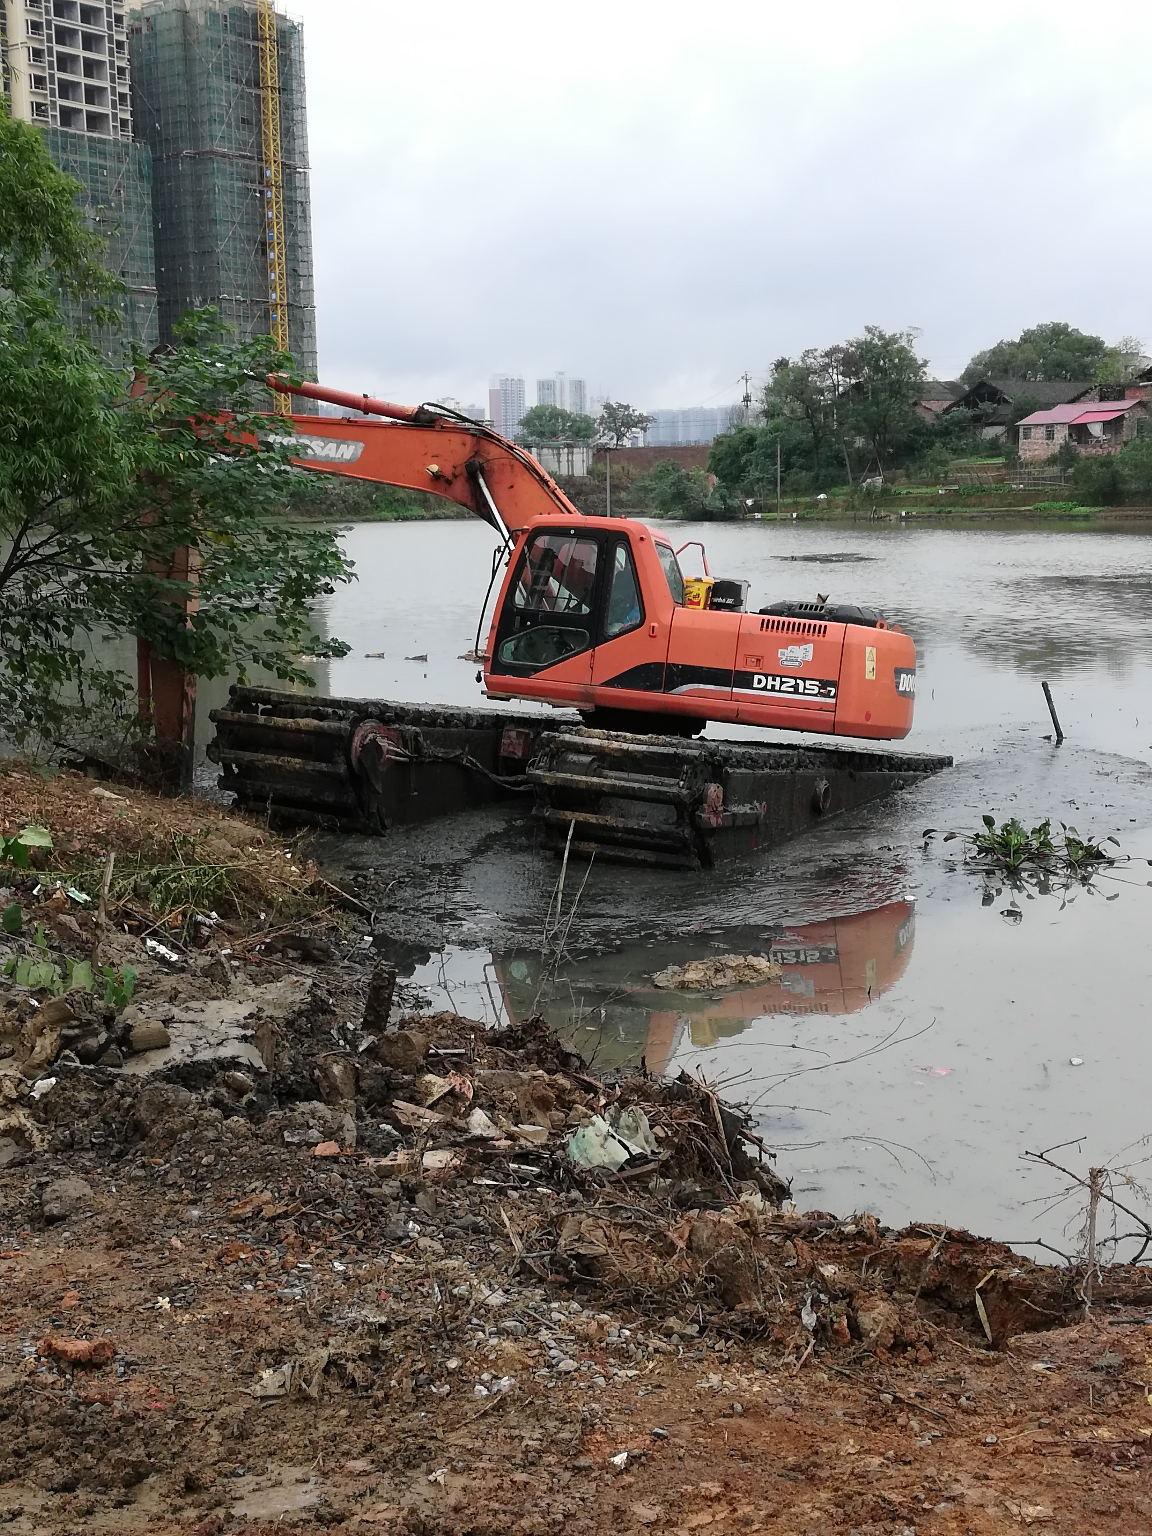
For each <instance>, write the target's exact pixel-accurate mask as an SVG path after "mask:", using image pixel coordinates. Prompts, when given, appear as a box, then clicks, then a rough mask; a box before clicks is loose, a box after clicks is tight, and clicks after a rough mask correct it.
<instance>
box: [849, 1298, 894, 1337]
mask: <svg viewBox="0 0 1152 1536" xmlns="http://www.w3.org/2000/svg"><path fill="white" fill-rule="evenodd" d="M853 1310H854V1311H855V1313H856V1323H857V1326H858V1327H859V1329H860V1337H861V1338H862V1339H863V1340H864V1342H865V1344H868V1345H871V1347H872V1348H873V1349H891V1348H892V1344H893V1341H894V1340H895V1338H896V1334H897V1332H898V1331H899V1328H900V1314H899V1312H897V1310H896V1308H895V1307H894V1306H893V1305H892V1303H891V1302H890V1301H885V1299H884V1298H883V1297H882V1296H872V1295H868V1294H865V1293H860V1292H858V1293H857V1295H856V1297H855V1306H854V1309H853Z"/></svg>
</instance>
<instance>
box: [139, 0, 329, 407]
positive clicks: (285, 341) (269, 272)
mask: <svg viewBox="0 0 1152 1536" xmlns="http://www.w3.org/2000/svg"><path fill="white" fill-rule="evenodd" d="M128 48H129V56H130V62H131V73H132V102H133V121H134V129H135V132H136V135H137V136H138V137H139V138H141V139H143V140H144V141H145V142H146V143H147V144H148V147H149V149H150V150H151V153H152V206H153V213H154V230H155V247H156V285H157V290H158V293H159V325H160V339H161V341H165V342H166V341H169V340H171V337H172V330H173V326H174V325H175V324H176V323H177V322H178V321H179V319H180V316H181V315H182V314H183V313H184V312H185V310H188V309H192V308H197V307H199V306H202V305H205V304H211V305H214V306H215V307H216V308H217V309H218V310H219V312H220V315H221V318H222V319H223V320H224V321H225V322H226V323H227V324H228V325H230V326H232V327H233V328H234V329H235V331H236V333H237V334H238V335H240V336H255V335H260V334H265V335H267V334H271V335H272V336H273V337H274V338H275V339H276V340H277V341H278V342H279V343H280V344H281V345H282V346H284V347H285V348H287V349H288V350H290V351H291V352H292V354H293V356H294V358H295V360H296V365H297V367H298V368H300V369H301V370H302V371H303V372H304V373H306V374H310V375H311V376H312V377H315V369H316V309H315V300H314V290H313V278H312V229H311V212H310V206H309V197H308V143H307V121H306V115H305V103H304V48H303V37H302V33H301V28H300V26H299V25H298V24H297V23H296V22H293V21H290V20H288V18H286V17H285V16H282V15H280V14H279V13H278V12H276V11H275V10H274V8H273V7H272V5H271V4H269V3H267V0H265V3H248V4H226V3H221V0H143V3H142V4H140V5H138V6H136V7H134V8H133V14H132V15H131V17H130V18H129V23H128Z"/></svg>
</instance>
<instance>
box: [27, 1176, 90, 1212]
mask: <svg viewBox="0 0 1152 1536" xmlns="http://www.w3.org/2000/svg"><path fill="white" fill-rule="evenodd" d="M92 1198H93V1196H92V1186H91V1184H89V1183H88V1182H87V1181H86V1180H85V1179H77V1178H68V1179H57V1180H56V1181H55V1183H53V1184H49V1186H48V1188H47V1189H46V1190H45V1191H44V1193H43V1194H42V1195H41V1196H40V1209H41V1210H42V1211H43V1213H44V1220H45V1221H64V1220H66V1219H67V1218H68V1217H69V1216H75V1215H76V1213H77V1212H78V1211H84V1210H87V1209H88V1208H89V1206H90V1205H91V1204H92Z"/></svg>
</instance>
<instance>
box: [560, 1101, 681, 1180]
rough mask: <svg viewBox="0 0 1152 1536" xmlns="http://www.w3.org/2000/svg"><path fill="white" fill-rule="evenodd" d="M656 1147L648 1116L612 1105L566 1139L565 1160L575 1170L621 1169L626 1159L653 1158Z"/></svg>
mask: <svg viewBox="0 0 1152 1536" xmlns="http://www.w3.org/2000/svg"><path fill="white" fill-rule="evenodd" d="M658 1151H659V1143H658V1142H657V1140H656V1138H655V1136H653V1134H652V1128H651V1126H650V1125H649V1124H648V1116H647V1115H646V1114H645V1113H644V1111H643V1110H642V1109H638V1108H636V1107H635V1105H630V1106H629V1107H628V1108H627V1109H623V1110H621V1109H619V1108H618V1107H617V1106H616V1105H613V1107H612V1108H611V1109H609V1110H608V1111H607V1115H606V1116H604V1115H593V1116H592V1119H591V1120H590V1121H589V1122H588V1124H587V1125H582V1126H581V1127H580V1128H579V1130H577V1131H574V1132H573V1133H572V1135H571V1136H570V1137H569V1138H568V1156H569V1157H570V1158H571V1159H572V1161H573V1162H574V1163H575V1164H576V1166H577V1167H578V1168H608V1169H611V1170H612V1171H613V1172H615V1170H616V1169H617V1168H622V1167H623V1166H624V1164H625V1163H626V1162H627V1161H628V1159H629V1158H630V1157H643V1156H653V1155H655V1154H656V1153H657V1152H658Z"/></svg>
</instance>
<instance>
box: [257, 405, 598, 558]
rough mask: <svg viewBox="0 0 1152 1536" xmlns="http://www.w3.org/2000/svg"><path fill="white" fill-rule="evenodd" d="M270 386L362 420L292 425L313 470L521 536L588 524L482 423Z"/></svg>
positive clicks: (527, 457)
mask: <svg viewBox="0 0 1152 1536" xmlns="http://www.w3.org/2000/svg"><path fill="white" fill-rule="evenodd" d="M268 382H269V384H270V385H271V386H272V387H273V388H274V389H277V390H279V391H281V392H282V393H284V394H292V395H300V396H303V397H305V398H307V399H309V400H323V401H326V402H327V403H328V404H331V405H337V406H342V407H343V408H344V409H346V410H348V411H356V412H359V413H362V414H360V415H359V416H342V417H341V416H293V417H291V421H292V423H293V425H294V426H295V428H296V432H297V435H298V436H299V437H300V438H301V446H302V448H305V447H306V449H307V451H306V452H302V453H301V454H300V458H299V462H300V463H301V464H302V465H303V466H304V467H305V468H307V469H314V470H319V471H320V472H322V473H326V474H337V475H347V476H349V477H350V478H351V479H354V480H373V481H376V482H377V483H378V484H383V485H396V486H403V487H405V488H406V489H408V490H414V491H429V492H431V493H432V494H433V495H434V496H443V497H445V498H446V499H447V500H449V501H454V502H456V504H457V505H458V506H461V507H465V508H467V510H468V511H469V512H473V513H475V515H476V516H477V517H480V518H483V520H484V521H485V522H486V523H489V524H490V525H491V526H492V527H493V528H495V529H496V530H497V531H498V532H500V533H505V532H506V533H509V534H511V535H513V536H515V535H516V534H518V533H521V532H523V530H524V529H525V528H527V527H529V525H530V524H532V523H534V522H536V521H537V519H538V518H541V517H555V516H556V514H557V513H560V514H561V515H562V516H566V517H579V516H580V512H579V510H578V509H577V508H576V507H575V506H573V504H572V503H571V502H570V501H569V499H568V497H567V496H565V494H564V492H563V491H562V490H561V489H560V487H559V486H558V485H557V484H556V482H555V481H554V480H553V479H552V477H551V476H550V475H549V474H548V473H547V472H546V471H545V470H544V469H542V468H541V467H540V465H539V464H538V463H537V462H536V460H535V459H534V458H533V457H532V456H531V454H529V453H526V452H525V451H524V449H523V448H519V447H517V445H516V444H515V443H510V442H509V441H508V440H507V438H504V437H501V436H500V435H499V433H497V432H493V431H492V429H491V428H490V427H485V426H483V425H482V424H481V423H480V422H474V421H470V420H468V419H467V418H466V417H462V416H454V415H450V414H448V413H446V412H441V411H440V410H438V409H437V408H435V407H429V406H423V405H422V406H410V405H392V404H390V403H389V402H388V401H385V400H373V399H372V398H371V397H370V396H368V395H355V394H352V393H350V392H348V391H345V390H335V389H324V388H322V387H321V386H320V385H318V384H309V383H303V384H290V383H289V382H288V381H287V380H286V379H282V378H279V377H275V376H273V377H270V378H269V380H268ZM365 417H369V418H370V417H383V418H386V419H384V420H371V419H365Z"/></svg>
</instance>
